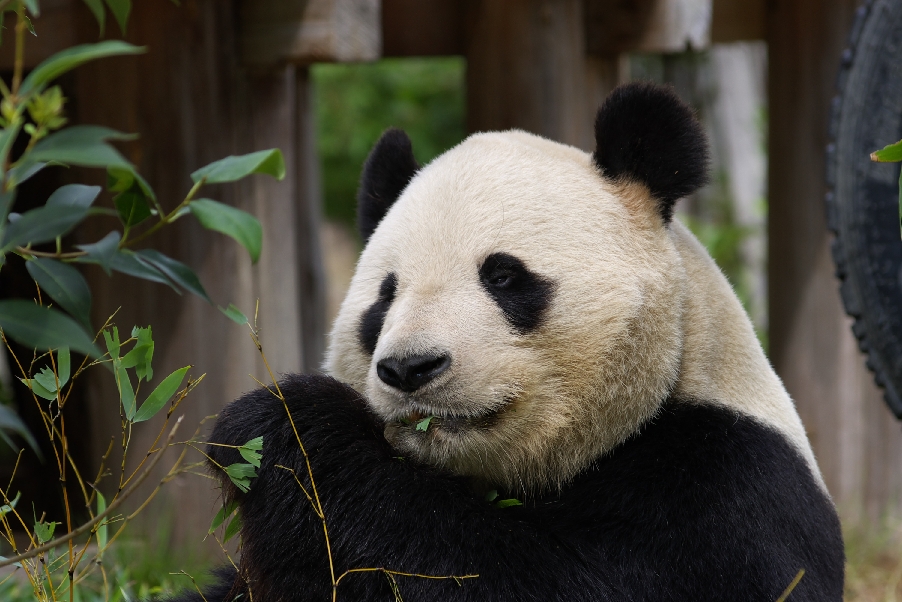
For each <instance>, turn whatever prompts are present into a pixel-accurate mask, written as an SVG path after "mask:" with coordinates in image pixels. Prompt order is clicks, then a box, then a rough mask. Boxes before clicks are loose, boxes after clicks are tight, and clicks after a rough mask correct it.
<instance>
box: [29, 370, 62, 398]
mask: <svg viewBox="0 0 902 602" xmlns="http://www.w3.org/2000/svg"><path fill="white" fill-rule="evenodd" d="M34 380H35V381H37V383H38V384H39V385H41V386H42V387H44V389H46V390H47V391H49V392H50V393H52V394H53V397H54V398H56V393H57V392H58V391H59V390H60V389H61V388H62V386H63V382H62V380H60V382H59V386H57V382H56V381H57V377H56V373H55V372H54V371H53V370H51V369H50V368H48V367H46V366H45V367H43V368H41V371H40V372H38V373H37V374H35V375H34Z"/></svg>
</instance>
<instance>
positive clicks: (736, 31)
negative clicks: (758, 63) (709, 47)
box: [711, 0, 767, 44]
mask: <svg viewBox="0 0 902 602" xmlns="http://www.w3.org/2000/svg"><path fill="white" fill-rule="evenodd" d="M766 38H767V4H766V1H765V0H714V8H713V13H712V15H711V42H712V43H714V44H721V43H727V42H739V41H743V40H764V39H766Z"/></svg>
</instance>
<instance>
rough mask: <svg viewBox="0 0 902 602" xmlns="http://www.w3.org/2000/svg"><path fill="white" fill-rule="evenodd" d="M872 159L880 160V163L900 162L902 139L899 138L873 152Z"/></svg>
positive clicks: (901, 159) (901, 157) (901, 158)
mask: <svg viewBox="0 0 902 602" xmlns="http://www.w3.org/2000/svg"><path fill="white" fill-rule="evenodd" d="M871 161H878V162H880V163H898V162H899V161H902V140H899V141H898V142H896V143H895V144H889V145H887V146H884V147H883V148H882V149H881V150H879V151H874V152H873V153H871Z"/></svg>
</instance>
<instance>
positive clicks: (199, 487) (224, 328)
mask: <svg viewBox="0 0 902 602" xmlns="http://www.w3.org/2000/svg"><path fill="white" fill-rule="evenodd" d="M857 6H858V2H857V1H856V0H780V1H778V2H773V1H768V0H381V1H380V0H236V1H233V2H221V1H217V0H184V1H183V2H182V5H181V6H180V7H176V6H173V5H172V4H170V3H168V2H164V1H162V0H141V1H139V2H136V3H135V5H134V6H133V14H132V18H131V26H130V28H129V30H128V33H127V35H126V36H125V39H127V40H128V41H130V42H132V43H135V44H141V45H147V46H148V48H149V53H148V54H146V55H142V56H140V57H127V58H116V59H109V63H107V64H106V65H105V66H104V68H103V69H101V68H98V67H95V66H94V65H86V66H84V67H82V68H80V69H79V70H76V71H75V72H73V73H72V74H71V75H67V76H66V77H65V78H64V79H63V81H62V82H61V84H62V86H63V88H64V91H65V92H66V93H67V95H68V96H69V97H70V98H71V102H70V104H69V105H68V106H67V113H68V116H69V118H70V119H71V120H72V121H73V122H74V123H97V124H102V125H107V126H110V127H113V128H116V129H119V130H122V131H128V132H137V133H139V134H140V136H141V137H140V140H139V141H137V142H135V143H130V144H129V145H127V146H125V147H123V149H124V152H125V153H126V155H127V156H128V158H129V159H130V160H131V161H133V162H134V163H135V164H136V165H138V167H139V168H140V170H141V172H142V174H143V175H144V176H145V178H147V180H148V181H150V182H151V183H152V185H153V186H154V188H155V189H156V190H157V192H158V194H159V196H160V197H161V199H168V200H169V203H170V204H173V203H177V201H178V199H180V198H181V196H180V195H182V194H183V190H182V189H183V188H184V187H185V183H186V182H187V181H188V179H187V178H188V174H189V173H190V172H191V171H193V170H194V169H196V168H197V167H198V166H200V165H203V164H204V163H206V162H208V161H210V160H212V159H215V158H218V157H220V156H223V155H226V154H231V153H235V154H237V153H244V152H249V151H252V150H257V149H262V148H269V147H279V148H281V149H282V151H283V152H284V154H285V158H286V162H287V165H288V174H287V177H286V178H285V180H284V181H282V182H274V181H269V180H267V181H264V180H262V179H260V180H253V181H250V182H247V183H242V184H240V185H231V186H222V187H220V188H218V189H215V194H216V195H217V196H215V198H217V199H218V200H221V201H223V202H228V203H231V204H233V205H235V206H237V207H241V208H244V209H246V210H248V211H250V212H251V213H253V214H255V215H256V216H257V217H258V218H259V219H260V220H261V223H262V224H263V229H264V245H263V255H262V257H261V260H260V262H259V263H258V264H257V265H256V266H251V265H250V262H249V261H248V259H247V257H245V256H244V255H243V254H241V253H240V252H239V251H237V250H236V249H234V248H233V245H228V244H226V243H224V242H223V241H221V240H220V239H219V238H216V237H215V236H213V235H211V234H210V233H208V232H205V231H202V230H201V229H200V228H197V227H195V226H194V225H191V224H184V225H181V222H180V225H179V228H176V229H175V230H174V231H173V232H171V233H169V234H162V235H161V238H160V239H159V241H158V246H159V248H161V249H164V250H166V251H167V252H168V254H171V255H172V256H174V257H177V258H179V259H180V260H182V261H184V262H186V263H189V264H190V265H192V266H194V267H195V268H196V269H197V271H198V273H199V274H200V276H201V279H202V280H203V282H204V283H205V285H206V286H207V290H208V291H209V292H210V295H211V296H212V297H213V298H214V299H216V300H217V302H220V303H223V304H224V305H225V304H227V303H228V302H234V303H235V304H236V305H237V306H238V307H239V308H241V309H242V311H244V312H245V313H246V314H248V315H253V314H254V312H255V307H256V304H257V300H258V299H259V319H258V323H259V326H260V331H261V337H262V342H263V345H264V347H265V349H266V352H267V357H268V358H269V360H270V363H271V364H272V366H273V368H274V370H275V371H276V372H297V371H316V370H318V369H319V366H320V363H321V360H322V357H323V353H324V349H325V344H326V334H327V332H328V329H329V324H330V322H331V320H332V318H333V317H334V316H335V313H336V312H337V309H338V305H339V304H340V302H341V299H342V297H343V295H344V291H345V290H346V288H347V285H348V282H349V280H350V277H351V275H352V273H353V269H354V263H355V261H356V257H357V255H358V253H359V251H360V249H361V242H360V239H359V238H358V236H357V234H356V232H355V229H354V211H355V200H354V197H355V191H356V186H357V180H358V177H359V172H360V167H361V165H362V163H363V161H364V159H365V158H366V155H367V153H368V151H369V149H370V147H371V146H372V144H373V143H374V142H375V141H376V139H377V138H378V137H379V135H380V134H381V132H382V131H383V130H384V129H385V128H387V127H390V126H394V127H400V128H402V129H404V130H406V131H407V132H408V134H409V135H410V137H411V139H412V141H413V148H414V153H415V155H416V156H417V159H418V161H419V162H420V163H421V164H422V163H427V162H429V161H430V160H432V159H433V158H434V157H436V156H437V155H439V154H441V153H442V152H444V151H445V150H447V149H448V148H450V147H452V146H453V145H455V144H456V143H458V142H459V141H461V140H463V139H464V138H465V137H466V136H467V135H468V134H469V133H472V132H477V131H484V130H497V129H508V128H521V129H524V130H528V131H531V132H535V133H537V134H541V135H543V136H546V137H549V138H552V139H554V140H558V141H561V142H564V143H567V144H571V145H574V146H577V147H579V148H582V149H583V150H586V151H590V150H592V146H593V130H592V123H593V119H594V114H595V111H596V109H597V107H598V106H599V104H600V103H601V101H602V100H603V99H604V98H605V96H606V95H607V94H608V93H609V92H610V91H611V90H612V89H613V88H614V87H615V86H616V85H617V84H619V83H623V82H628V81H633V80H651V81H656V82H662V83H668V84H671V85H672V86H673V87H674V88H675V89H676V91H677V92H678V94H679V95H680V96H681V97H682V98H683V99H684V100H686V101H687V102H689V103H690V104H692V106H693V107H695V109H696V110H697V112H698V115H699V117H700V119H701V121H702V123H703V124H704V126H705V128H706V130H707V132H708V135H709V138H710V141H711V145H712V149H713V153H712V157H713V164H712V168H713V178H712V182H711V184H710V185H709V186H707V187H706V188H704V189H703V190H702V191H700V192H699V193H697V194H696V195H694V196H693V197H692V198H689V199H686V200H684V201H682V202H681V203H680V205H679V212H678V216H679V218H680V219H682V220H684V222H686V223H687V224H688V225H689V226H690V227H691V228H692V230H693V231H694V232H695V233H696V235H697V236H698V237H699V238H700V239H701V241H702V242H703V243H704V244H705V246H706V247H707V248H708V250H709V251H710V252H711V254H712V255H713V256H714V258H715V259H716V261H717V262H718V264H719V265H720V267H721V268H722V269H723V271H724V272H725V273H726V275H727V277H728V278H729V279H730V281H731V282H732V284H733V286H734V288H735V290H736V292H737V293H738V295H739V297H740V298H741V300H742V302H743V303H744V304H745V306H746V308H747V310H748V312H749V314H750V315H751V317H752V320H753V322H754V325H755V328H756V330H757V332H758V335H759V338H760V340H761V341H762V344H763V345H764V347H765V349H766V350H767V352H768V354H769V357H770V358H771V361H772V363H773V365H774V366H775V368H776V370H777V372H778V373H779V374H780V376H781V377H782V378H783V380H784V382H785V384H786V387H787V388H788V390H789V392H790V394H791V395H792V396H793V398H794V399H795V400H796V403H797V406H798V410H799V413H800V414H801V416H802V419H803V422H804V423H805V426H806V429H807V431H808V435H809V437H810V438H811V441H812V444H813V446H814V449H815V453H816V455H817V458H818V461H819V463H820V466H821V469H822V471H823V473H824V477H825V480H826V482H827V485H828V487H829V489H830V492H831V494H832V495H833V497H834V500H835V501H836V504H837V506H838V508H839V509H840V513H841V515H842V517H843V520H844V524H845V526H846V529H847V539H848V542H849V560H850V569H849V576H848V581H849V599H856V600H884V599H886V600H889V599H893V600H894V599H895V596H896V595H897V594H898V595H902V589H899V582H900V580H902V554H900V551H902V548H900V545H899V540H898V539H897V532H898V528H897V524H898V522H897V519H898V517H899V516H900V515H902V514H900V511H902V471H900V469H899V460H900V459H902V431H900V428H899V424H898V423H897V422H896V420H895V419H894V417H893V416H892V414H891V413H890V411H889V410H888V409H887V408H886V406H885V404H884V403H883V401H882V394H881V392H880V390H879V389H878V388H877V387H876V385H875V384H874V383H873V379H872V376H871V374H870V373H869V372H868V370H867V369H866V368H865V364H864V358H863V356H862V355H861V354H860V353H859V351H858V348H857V345H856V341H855V339H854V337H853V335H852V333H851V329H850V326H851V322H850V319H849V318H848V317H847V316H846V314H845V312H844V311H843V309H842V305H841V301H840V297H839V294H838V283H837V281H836V280H835V278H834V267H833V264H832V262H831V259H830V251H829V244H830V238H831V236H830V234H829V232H828V229H827V225H826V221H825V211H824V207H823V198H824V193H825V191H826V184H825V182H826V179H825V167H824V165H825V160H824V149H825V147H826V145H827V143H828V131H827V123H828V116H829V111H830V103H831V99H832V98H833V96H834V95H835V87H834V86H835V79H836V74H837V72H838V70H839V67H840V64H841V63H840V61H841V56H842V52H843V49H844V48H845V46H846V44H847V39H848V32H849V29H850V27H851V25H852V23H853V20H854V16H855V10H856V8H857ZM42 8H43V15H42V17H41V19H40V21H38V22H37V26H38V36H37V38H35V39H34V40H33V41H32V40H30V41H29V44H30V45H31V48H32V49H33V50H32V51H31V53H30V54H29V55H28V56H29V60H30V61H31V63H30V64H31V65H32V66H33V65H34V64H36V63H37V62H38V61H39V60H40V59H41V58H43V57H45V56H47V55H48V54H49V53H51V52H54V51H55V50H58V49H59V48H60V47H65V46H66V45H71V44H72V43H75V42H78V41H95V40H96V39H97V24H96V22H94V21H93V19H92V17H91V15H90V13H89V12H88V10H87V9H86V7H85V6H84V5H83V4H82V2H80V1H69V0H52V1H51V0H46V1H45V2H44V3H43V4H42ZM42 28H43V29H42ZM117 33H118V32H117ZM11 61H12V55H11V49H10V47H9V44H6V43H4V44H3V45H2V46H0V69H10V65H11ZM110 64H113V65H114V66H115V68H113V69H111V68H110V67H109V65H110ZM887 142H891V141H889V140H888V141H887ZM54 174H55V175H54ZM79 177H80V180H79V181H86V182H91V181H93V180H97V179H98V176H97V174H92V173H88V172H85V173H83V174H79ZM47 178H55V180H52V181H50V180H47V181H43V182H36V183H35V184H34V185H33V190H32V192H31V194H32V195H33V196H34V198H41V199H43V198H45V197H46V192H45V191H46V190H48V189H50V190H52V187H53V185H58V184H59V183H61V182H64V181H68V179H69V178H71V174H61V173H58V172H53V173H52V174H50V175H49V176H47ZM41 195H43V197H42V196H41ZM163 203H164V205H165V203H166V201H165V200H164V201H163ZM95 234H96V233H94V232H78V233H77V234H76V237H82V239H83V240H91V239H92V238H91V237H92V236H93V235H95ZM167 237H168V238H167ZM86 276H87V277H88V279H89V281H90V283H91V287H92V290H93V291H94V297H95V304H94V309H93V311H94V315H93V318H94V322H95V323H103V322H104V321H105V320H106V318H107V317H108V316H109V315H110V314H112V313H113V312H114V311H116V310H117V308H120V307H121V308H122V309H121V310H120V311H119V313H118V314H117V317H116V321H117V323H120V324H139V325H145V324H152V325H153V328H154V334H155V338H156V341H157V356H156V357H157V358H158V359H157V362H158V363H159V371H160V372H161V373H164V374H165V373H168V372H169V371H171V370H173V369H175V368H177V367H180V366H183V365H186V364H189V363H190V364H194V365H195V366H197V367H198V370H199V371H201V372H206V373H207V379H206V381H205V382H204V384H203V386H201V387H200V388H199V389H198V390H197V392H196V393H195V394H193V399H192V400H191V405H190V406H188V407H187V408H185V411H186V413H187V414H188V416H187V419H186V420H188V421H189V422H193V423H197V422H198V421H200V420H201V419H202V418H203V417H205V416H207V415H210V414H214V413H216V412H217V411H218V410H219V409H220V408H221V407H222V406H223V405H224V404H226V403H228V402H229V401H231V400H232V399H234V398H235V397H236V396H237V395H239V394H240V393H241V392H243V391H246V390H248V389H251V388H253V387H254V386H255V384H254V382H253V381H252V380H251V379H250V378H249V376H248V374H253V375H255V376H256V377H257V378H259V379H261V380H266V378H268V377H267V376H266V372H265V370H264V367H263V366H262V364H261V361H260V359H259V356H258V354H257V350H256V349H255V347H254V345H253V343H252V342H251V341H250V340H248V338H247V334H246V331H244V330H242V329H241V328H239V327H238V326H236V325H234V324H231V323H229V322H227V321H226V320H225V319H224V318H223V317H222V316H221V315H220V314H219V312H216V311H215V310H212V309H211V308H210V307H209V306H207V305H206V304H205V303H203V301H201V300H198V299H194V298H184V297H177V296H176V295H175V294H174V293H172V292H171V291H169V290H168V289H166V288H165V287H161V286H158V285H154V284H150V283H144V282H138V281H132V280H126V279H122V278H119V277H114V278H112V279H110V278H108V277H107V276H106V275H105V274H103V273H102V272H101V271H100V270H91V269H89V270H86ZM4 286H5V290H4V291H3V293H2V294H3V296H4V297H6V296H23V295H25V296H27V295H28V294H30V293H28V292H24V293H23V291H22V290H17V289H16V287H17V286H20V287H24V286H31V285H29V284H28V282H27V281H26V282H24V283H22V282H18V283H17V281H15V280H14V279H13V280H9V279H8V280H6V281H4ZM0 378H2V383H3V389H2V394H3V396H4V398H3V402H4V403H7V404H11V405H12V406H14V407H17V408H18V410H19V412H20V413H21V415H22V416H23V418H24V419H25V420H26V423H28V424H29V426H31V427H32V428H33V430H35V431H37V430H39V427H40V423H39V420H40V418H39V416H37V415H35V414H34V413H33V412H31V411H30V410H29V408H28V403H26V402H30V395H28V394H27V393H28V392H27V390H23V389H22V388H21V387H19V386H18V382H17V381H15V379H12V378H11V376H10V372H9V370H8V366H7V365H6V363H5V361H4V362H0ZM117 402H118V395H117V394H116V390H115V386H114V384H111V383H110V382H109V379H107V380H100V379H98V380H89V381H88V386H86V387H84V389H83V390H82V391H81V393H80V397H79V399H78V404H77V405H76V404H73V405H72V408H67V411H70V412H71V413H72V418H71V420H72V421H74V422H75V423H77V424H78V425H80V432H81V433H82V435H81V437H80V438H79V441H78V442H77V445H76V447H75V452H74V453H76V454H77V455H78V456H79V457H78V460H79V461H81V462H84V463H85V465H87V466H95V467H96V465H97V462H98V460H99V458H100V456H102V454H103V452H104V451H105V450H106V448H107V445H108V443H109V439H110V435H111V434H113V433H116V432H118V428H119V418H118V415H117V414H116V413H115V410H114V409H113V410H111V409H110V408H111V405H110V404H111V403H113V404H114V405H115V403H117ZM148 432H149V431H148ZM154 432H155V431H154ZM133 436H134V437H135V438H136V439H137V440H138V441H140V440H141V438H142V437H152V436H151V435H150V434H147V435H145V434H143V432H142V431H137V430H136V431H135V433H134V435H133ZM148 443H149V442H148ZM10 458H12V459H13V460H14V458H15V456H14V455H10V454H6V455H3V453H2V452H0V482H6V479H7V478H8V475H9V474H11V471H12V466H11V465H10V466H8V465H9V464H11V462H10ZM4 471H6V472H4ZM39 472H40V463H39V460H38V459H37V458H36V457H35V458H30V457H29V458H28V459H27V460H26V461H25V465H24V469H22V468H20V473H18V474H17V477H16V478H17V480H18V485H19V488H21V489H22V490H23V491H24V492H26V493H25V495H26V498H27V499H29V500H38V501H39V502H40V504H42V505H43V506H46V507H51V508H52V506H53V503H54V502H53V498H54V496H56V495H58V493H56V492H54V491H51V490H49V489H46V488H44V486H43V485H42V484H41V483H40V482H39V479H37V478H32V476H33V475H36V474H38V473H39ZM4 475H6V476H4ZM148 487H150V486H148ZM154 504H155V505H154V507H153V512H152V513H150V514H149V515H148V516H150V517H151V518H148V519H146V522H145V524H144V526H143V528H144V529H146V533H147V537H151V538H152V539H154V541H160V542H176V543H175V544H173V545H175V546H176V547H178V548H179V549H181V550H194V552H192V554H194V556H196V557H203V556H204V555H205V554H208V553H209V551H210V550H209V548H210V547H211V546H210V545H209V542H207V544H201V543H200V540H201V539H202V538H203V535H204V533H205V532H206V527H207V526H208V525H209V523H210V518H211V517H212V515H213V514H214V513H215V512H216V510H217V508H218V506H217V501H216V492H215V491H214V490H213V488H212V486H211V482H210V481H207V480H205V479H201V478H197V477H193V476H190V475H186V476H181V477H179V478H178V479H176V480H175V481H173V482H172V483H170V484H169V485H168V486H167V487H166V488H165V489H164V490H163V491H162V492H161V493H160V495H159V496H157V499H156V500H155V501H154ZM174 509H177V511H176V510H174ZM138 527H139V528H141V525H138ZM151 534H152V536H151ZM164 547H165V546H164Z"/></svg>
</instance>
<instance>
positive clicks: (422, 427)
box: [417, 416, 435, 432]
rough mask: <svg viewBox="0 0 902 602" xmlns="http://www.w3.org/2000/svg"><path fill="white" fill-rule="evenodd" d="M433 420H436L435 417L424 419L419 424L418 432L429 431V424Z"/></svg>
mask: <svg viewBox="0 0 902 602" xmlns="http://www.w3.org/2000/svg"><path fill="white" fill-rule="evenodd" d="M433 418H435V416H427V417H426V418H423V419H422V420H420V421H419V422H417V430H418V431H423V432H425V431H427V430H428V429H429V423H430V422H432V419H433Z"/></svg>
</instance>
